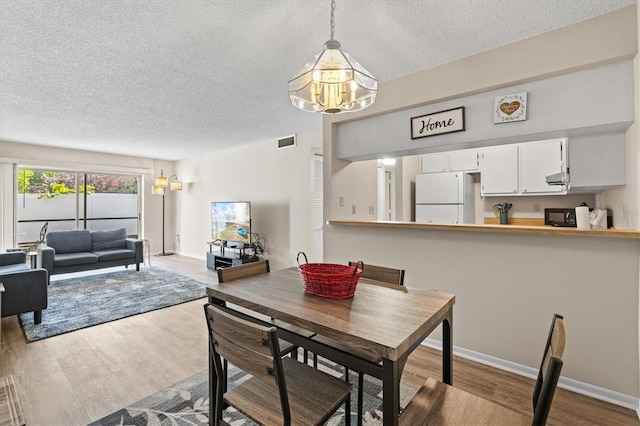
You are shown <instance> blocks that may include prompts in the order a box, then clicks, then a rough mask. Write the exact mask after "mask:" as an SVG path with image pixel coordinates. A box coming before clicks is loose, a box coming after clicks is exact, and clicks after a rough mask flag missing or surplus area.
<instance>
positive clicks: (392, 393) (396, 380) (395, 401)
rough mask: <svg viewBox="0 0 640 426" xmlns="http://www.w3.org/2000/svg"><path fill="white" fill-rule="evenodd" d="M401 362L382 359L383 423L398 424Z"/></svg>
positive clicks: (395, 425) (393, 425) (394, 425)
mask: <svg viewBox="0 0 640 426" xmlns="http://www.w3.org/2000/svg"><path fill="white" fill-rule="evenodd" d="M400 373H401V371H400V362H399V361H391V360H389V359H383V360H382V423H383V424H384V425H392V426H397V424H398V415H399V414H400Z"/></svg>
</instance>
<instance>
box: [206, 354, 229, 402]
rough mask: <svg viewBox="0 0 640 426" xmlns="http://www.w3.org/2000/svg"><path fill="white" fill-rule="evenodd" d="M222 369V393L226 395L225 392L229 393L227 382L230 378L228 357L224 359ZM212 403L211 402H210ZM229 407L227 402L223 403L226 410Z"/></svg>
mask: <svg viewBox="0 0 640 426" xmlns="http://www.w3.org/2000/svg"><path fill="white" fill-rule="evenodd" d="M222 369H223V370H224V372H223V374H222V393H221V395H224V394H225V393H227V382H228V379H229V363H228V362H227V360H226V359H223V360H222ZM209 403H211V402H209ZM227 407H229V406H228V405H227V404H223V405H222V409H223V410H226V409H227Z"/></svg>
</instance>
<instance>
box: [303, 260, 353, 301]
mask: <svg viewBox="0 0 640 426" xmlns="http://www.w3.org/2000/svg"><path fill="white" fill-rule="evenodd" d="M300 255H303V256H304V261H305V263H304V264H303V265H301V264H300ZM297 261H298V267H299V268H300V276H301V277H302V282H303V283H304V291H305V293H309V294H314V295H316V296H321V297H327V298H329V299H347V298H349V297H353V294H354V293H355V292H356V285H357V284H358V280H359V279H360V275H361V274H362V269H363V268H364V264H363V263H362V261H358V263H356V266H348V265H338V264H336V263H309V261H308V260H307V255H306V254H304V253H303V252H300V253H298V257H297Z"/></svg>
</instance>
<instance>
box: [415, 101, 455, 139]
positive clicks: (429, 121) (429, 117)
mask: <svg viewBox="0 0 640 426" xmlns="http://www.w3.org/2000/svg"><path fill="white" fill-rule="evenodd" d="M462 131H464V107H459V108H453V109H448V110H445V111H439V112H434V113H431V114H426V115H421V116H419V117H412V118H411V139H418V138H426V137H427V136H435V135H441V134H443V133H453V132H462Z"/></svg>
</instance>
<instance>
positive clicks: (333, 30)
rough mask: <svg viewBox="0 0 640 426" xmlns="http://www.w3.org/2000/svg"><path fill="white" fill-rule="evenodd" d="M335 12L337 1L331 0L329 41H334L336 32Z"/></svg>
mask: <svg viewBox="0 0 640 426" xmlns="http://www.w3.org/2000/svg"><path fill="white" fill-rule="evenodd" d="M335 10H336V0H331V37H329V40H333V33H334V32H335V30H336V21H335V15H334V12H335Z"/></svg>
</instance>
